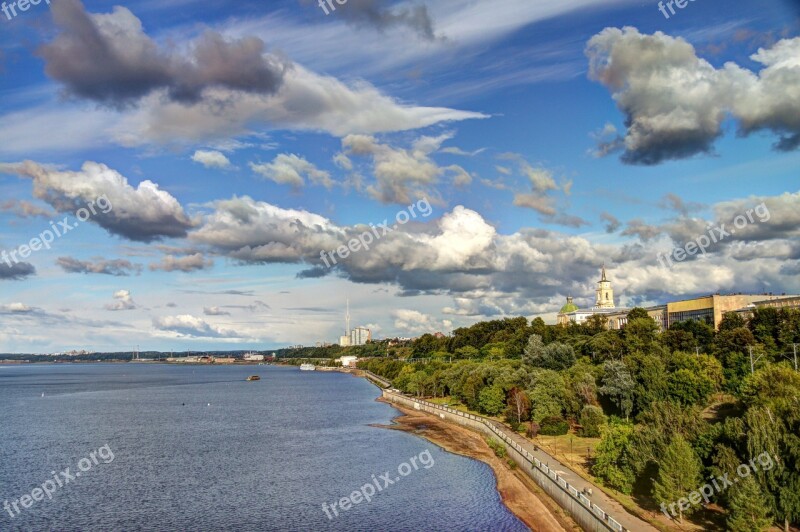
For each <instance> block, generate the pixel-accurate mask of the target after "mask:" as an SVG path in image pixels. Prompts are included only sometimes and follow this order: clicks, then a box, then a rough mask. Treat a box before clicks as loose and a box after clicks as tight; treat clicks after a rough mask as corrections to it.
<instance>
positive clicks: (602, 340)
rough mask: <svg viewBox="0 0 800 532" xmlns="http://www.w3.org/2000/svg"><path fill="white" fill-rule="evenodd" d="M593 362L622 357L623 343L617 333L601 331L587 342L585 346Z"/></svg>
mask: <svg viewBox="0 0 800 532" xmlns="http://www.w3.org/2000/svg"><path fill="white" fill-rule="evenodd" d="M587 347H588V350H589V352H590V353H591V355H592V359H594V360H600V361H603V360H608V359H610V358H618V357H621V356H622V350H623V348H624V343H623V342H622V337H621V336H620V332H619V331H615V330H612V331H603V332H601V333H600V334H596V335H594V336H593V337H592V339H591V340H589V343H588V345H587Z"/></svg>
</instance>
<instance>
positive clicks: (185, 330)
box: [153, 314, 239, 338]
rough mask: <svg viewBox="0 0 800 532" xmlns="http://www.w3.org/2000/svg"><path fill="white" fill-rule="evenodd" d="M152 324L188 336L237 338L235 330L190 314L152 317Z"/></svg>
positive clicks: (180, 335)
mask: <svg viewBox="0 0 800 532" xmlns="http://www.w3.org/2000/svg"><path fill="white" fill-rule="evenodd" d="M153 326H154V327H156V328H157V329H160V330H162V331H170V332H173V333H177V335H178V336H179V337H190V338H237V337H239V334H238V333H237V332H236V331H232V330H228V329H223V328H222V327H217V326H214V325H210V324H209V323H207V322H206V321H205V320H203V319H202V318H198V317H195V316H192V315H190V314H181V315H179V316H164V317H159V318H153Z"/></svg>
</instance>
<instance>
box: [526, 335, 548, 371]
mask: <svg viewBox="0 0 800 532" xmlns="http://www.w3.org/2000/svg"><path fill="white" fill-rule="evenodd" d="M543 352H544V342H542V337H541V336H540V335H538V334H532V335H531V336H530V338H528V343H527V345H525V351H524V352H523V353H522V361H523V362H524V363H525V364H527V365H529V366H535V365H536V364H535V362H536V361H537V360H539V359H540V358H541V357H542V353H543Z"/></svg>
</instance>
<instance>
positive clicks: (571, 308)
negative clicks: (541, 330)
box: [558, 297, 578, 314]
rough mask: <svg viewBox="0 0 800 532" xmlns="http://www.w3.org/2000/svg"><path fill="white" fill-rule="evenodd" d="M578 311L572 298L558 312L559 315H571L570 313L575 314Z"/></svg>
mask: <svg viewBox="0 0 800 532" xmlns="http://www.w3.org/2000/svg"><path fill="white" fill-rule="evenodd" d="M576 310H578V305H576V304H575V303H573V302H572V298H571V297H568V298H567V303H566V304H565V305H564V306H563V307H561V310H560V311H558V313H559V314H569V313H570V312H574V311H576Z"/></svg>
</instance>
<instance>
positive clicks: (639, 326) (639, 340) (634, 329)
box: [623, 311, 658, 353]
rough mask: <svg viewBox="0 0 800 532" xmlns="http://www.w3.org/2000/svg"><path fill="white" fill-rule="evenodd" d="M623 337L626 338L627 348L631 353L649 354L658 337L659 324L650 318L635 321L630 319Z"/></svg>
mask: <svg viewBox="0 0 800 532" xmlns="http://www.w3.org/2000/svg"><path fill="white" fill-rule="evenodd" d="M631 312H633V311H631ZM623 336H624V338H625V347H626V348H627V350H628V352H629V353H634V352H636V351H642V352H644V353H648V352H649V351H650V347H651V346H652V345H653V342H655V341H656V338H657V336H658V324H657V323H656V322H655V320H654V319H653V318H651V317H649V316H647V317H645V318H635V319H630V318H628V324H627V325H626V326H625V329H624V330H623Z"/></svg>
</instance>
